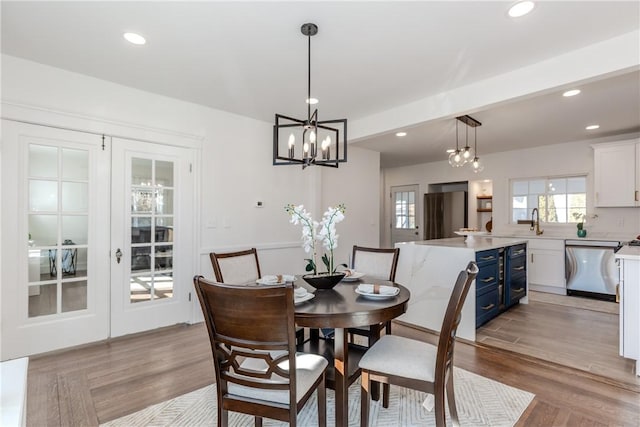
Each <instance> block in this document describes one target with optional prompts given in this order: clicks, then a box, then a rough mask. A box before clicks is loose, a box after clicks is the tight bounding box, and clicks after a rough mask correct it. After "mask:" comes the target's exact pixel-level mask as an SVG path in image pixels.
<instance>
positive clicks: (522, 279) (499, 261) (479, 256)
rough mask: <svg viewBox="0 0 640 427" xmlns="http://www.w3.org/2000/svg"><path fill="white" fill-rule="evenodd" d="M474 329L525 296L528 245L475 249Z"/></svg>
mask: <svg viewBox="0 0 640 427" xmlns="http://www.w3.org/2000/svg"><path fill="white" fill-rule="evenodd" d="M476 263H477V264H478V268H479V269H480V271H479V272H478V276H477V277H476V328H478V327H480V326H482V325H483V324H485V323H487V322H488V321H489V320H491V319H493V318H494V317H496V316H498V315H499V314H500V313H503V312H504V311H505V310H507V309H509V308H510V307H512V306H514V305H516V304H518V303H519V302H520V299H521V298H522V297H524V296H526V295H527V245H526V244H524V243H523V244H518V245H512V246H505V247H504V248H496V249H489V250H484V251H478V252H476Z"/></svg>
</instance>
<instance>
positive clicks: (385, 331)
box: [384, 320, 391, 335]
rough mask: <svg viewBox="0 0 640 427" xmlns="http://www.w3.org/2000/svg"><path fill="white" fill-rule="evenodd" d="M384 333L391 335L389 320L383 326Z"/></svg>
mask: <svg viewBox="0 0 640 427" xmlns="http://www.w3.org/2000/svg"><path fill="white" fill-rule="evenodd" d="M384 333H385V334H387V335H391V320H389V321H388V322H387V323H386V324H385V326H384Z"/></svg>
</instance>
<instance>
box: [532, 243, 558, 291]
mask: <svg viewBox="0 0 640 427" xmlns="http://www.w3.org/2000/svg"><path fill="white" fill-rule="evenodd" d="M528 246H529V247H528V252H529V257H528V260H527V261H528V268H527V271H528V272H529V289H531V290H534V291H541V292H549V293H554V294H560V295H566V294H567V288H566V278H565V255H564V240H560V239H529V245H528Z"/></svg>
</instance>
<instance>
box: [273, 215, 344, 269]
mask: <svg viewBox="0 0 640 427" xmlns="http://www.w3.org/2000/svg"><path fill="white" fill-rule="evenodd" d="M285 210H286V211H287V213H288V214H289V215H290V216H291V220H290V222H291V223H292V224H294V225H299V224H300V225H302V239H301V240H302V247H303V248H304V251H305V252H306V253H310V252H313V257H312V258H310V259H307V262H308V263H307V267H306V270H307V271H312V270H313V274H318V271H317V267H316V266H317V264H316V256H317V250H316V246H315V242H316V240H317V241H321V242H322V246H323V247H324V249H325V251H327V252H328V253H329V255H327V253H325V254H324V255H323V256H322V261H323V263H324V264H325V265H326V267H327V271H328V272H329V273H334V272H335V265H334V262H333V251H334V249H335V248H337V247H338V237H339V236H338V233H337V232H336V224H337V223H339V222H340V221H342V220H343V219H344V212H345V210H346V208H345V206H344V204H340V205H338V206H336V207H335V208H333V207H329V208H328V209H327V211H326V212H325V213H324V215H323V216H322V221H321V222H320V223H318V222H317V221H314V220H313V218H312V217H311V214H310V213H309V212H307V211H306V210H305V209H304V206H303V205H298V206H295V205H293V204H288V205H286V206H285Z"/></svg>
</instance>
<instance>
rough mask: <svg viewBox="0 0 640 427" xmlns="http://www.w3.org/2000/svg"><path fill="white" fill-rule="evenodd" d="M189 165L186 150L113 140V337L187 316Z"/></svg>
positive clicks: (191, 259) (190, 207)
mask: <svg viewBox="0 0 640 427" xmlns="http://www.w3.org/2000/svg"><path fill="white" fill-rule="evenodd" d="M191 162H192V156H191V151H190V150H188V149H184V148H178V147H170V146H164V145H158V144H149V143H141V142H137V141H128V140H125V139H119V138H114V139H113V165H114V166H113V167H114V170H117V171H122V173H119V174H113V176H112V188H113V202H112V222H111V227H112V230H111V236H112V238H111V239H112V251H111V253H112V262H111V275H112V284H111V303H112V307H111V335H112V336H120V335H124V334H130V333H134V332H139V331H144V330H148V329H153V328H157V327H162V326H167V325H173V324H176V323H181V322H186V321H188V320H189V318H190V316H191V308H192V304H191V302H190V298H191V292H192V289H191V287H192V285H191V277H192V275H193V263H194V259H195V257H194V255H193V253H194V251H193V239H194V230H193V222H194V221H193V217H192V215H193V194H194V190H193V188H194V185H193V174H192V173H191V166H190V165H191ZM116 253H119V254H121V256H120V257H117V256H116Z"/></svg>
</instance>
